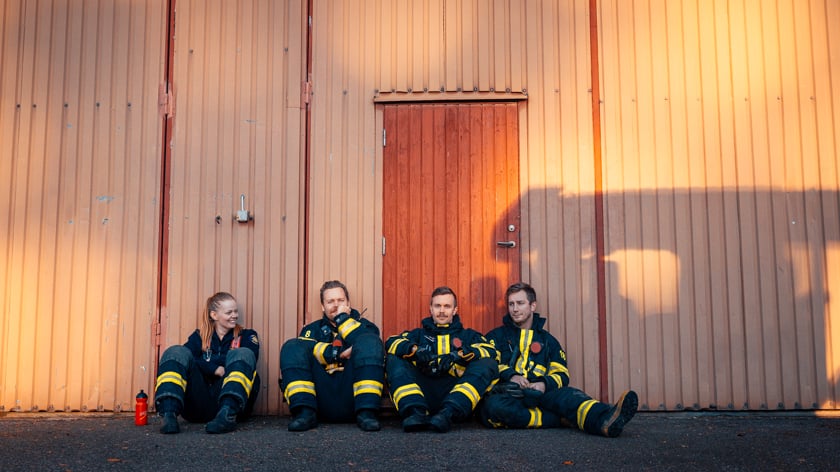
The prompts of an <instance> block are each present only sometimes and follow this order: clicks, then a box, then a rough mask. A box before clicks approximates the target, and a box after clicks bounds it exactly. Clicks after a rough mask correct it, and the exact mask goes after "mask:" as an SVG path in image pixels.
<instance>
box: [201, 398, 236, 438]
mask: <svg viewBox="0 0 840 472" xmlns="http://www.w3.org/2000/svg"><path fill="white" fill-rule="evenodd" d="M234 429H236V410H234V409H233V408H231V407H230V406H228V405H224V406H222V408H221V409H219V412H218V413H217V414H216V417H215V418H213V421H211V422H209V423H207V426H205V427H204V430H205V431H207V432H208V433H210V434H222V433H229V432H231V431H233V430H234Z"/></svg>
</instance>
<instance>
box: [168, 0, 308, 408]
mask: <svg viewBox="0 0 840 472" xmlns="http://www.w3.org/2000/svg"><path fill="white" fill-rule="evenodd" d="M304 7H305V2H301V1H289V2H277V1H273V0H254V1H237V2H230V1H221V0H218V1H205V0H193V1H188V0H183V1H181V0H179V1H178V3H177V4H176V8H177V11H176V16H175V21H176V24H175V41H174V48H175V49H174V60H173V72H174V77H173V84H172V85H173V89H174V100H175V118H174V123H175V126H174V133H173V135H174V139H173V141H172V156H171V191H170V195H171V206H170V218H169V224H170V234H169V242H168V248H167V249H168V254H169V260H168V268H169V271H168V274H167V284H166V288H167V289H166V293H167V296H166V301H167V305H166V306H165V307H164V316H163V320H162V323H163V327H164V329H163V334H164V335H163V336H162V347H164V348H165V347H167V346H169V345H172V344H179V343H183V342H184V340H186V338H187V336H189V334H190V333H192V332H193V331H194V330H195V329H196V328H197V327H198V316H199V313H200V311H201V310H202V309H203V307H204V301H205V299H206V298H207V297H208V296H209V295H211V294H213V293H214V292H215V291H218V290H222V291H228V292H231V293H232V294H233V295H234V296H235V297H237V299H238V301H239V303H240V309H241V310H242V312H241V313H242V314H243V315H244V316H242V315H241V316H242V321H241V322H240V323H241V324H243V325H245V326H248V327H253V328H254V329H256V330H257V332H258V333H259V334H260V337H261V339H262V342H261V347H260V359H259V362H258V365H257V371H258V372H259V374H260V376H261V377H262V391H261V393H260V397H259V399H258V404H257V410H258V411H260V412H263V413H265V412H269V413H277V412H278V411H280V408H281V406H280V399H281V396H280V393H279V390H278V386H277V378H279V377H280V365H279V354H280V345H281V343H282V341H283V340H285V339H287V338H290V337H294V336H296V335H297V332H298V329H299V326H298V324H297V321H298V310H299V307H300V306H301V304H302V280H303V279H302V274H303V265H302V264H303V258H302V254H303V213H302V210H303V191H304V187H303V181H304V178H303V175H304V174H303V172H304V166H303V145H302V138H303V133H304V116H305V114H304V105H303V103H302V102H301V82H302V81H303V78H304V77H305V74H304V72H305V71H304V70H303V65H304V64H305V53H306V49H305V47H304V39H305V27H304V25H305V19H304V12H305V8H304ZM242 195H244V196H245V207H246V209H247V211H249V212H250V213H251V214H252V215H253V220H252V221H249V222H237V221H234V218H233V217H234V215H235V214H236V213H237V211H238V210H239V209H240V207H241V201H240V200H241V196H242Z"/></svg>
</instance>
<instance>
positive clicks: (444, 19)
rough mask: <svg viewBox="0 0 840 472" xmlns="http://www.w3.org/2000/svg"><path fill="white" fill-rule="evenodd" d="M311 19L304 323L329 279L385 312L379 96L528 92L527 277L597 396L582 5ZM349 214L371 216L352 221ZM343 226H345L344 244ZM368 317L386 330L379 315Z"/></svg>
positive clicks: (443, 5) (323, 14)
mask: <svg viewBox="0 0 840 472" xmlns="http://www.w3.org/2000/svg"><path fill="white" fill-rule="evenodd" d="M312 17H313V67H314V71H313V87H314V96H313V104H312V128H313V133H312V136H311V146H312V151H311V164H310V165H311V175H312V180H311V181H310V183H311V185H312V188H311V196H310V198H311V206H310V212H309V218H310V225H311V226H310V240H309V242H308V244H309V245H310V260H309V262H308V268H309V273H308V277H309V286H310V293H308V294H306V296H307V297H308V300H309V307H310V313H307V317H308V318H307V319H311V318H313V317H317V316H320V312H319V310H320V306H319V303H318V297H317V292H316V288H317V287H318V286H319V285H320V284H321V283H322V282H323V281H324V280H325V279H330V278H340V279H342V280H344V281H345V282H348V285H349V287H350V289H351V291H353V290H355V292H354V293H353V299H354V302H356V303H357V304H358V305H359V306H368V307H381V303H382V301H381V295H380V294H379V291H380V290H381V288H380V286H381V255H380V254H381V240H380V238H381V209H382V201H381V198H382V197H381V195H382V192H381V185H382V183H381V182H382V175H381V162H382V161H381V158H382V156H381V142H380V141H381V139H382V136H381V129H382V126H381V119H382V118H381V112H379V113H378V114H376V115H374V114H373V113H372V110H373V107H372V106H371V100H372V98H373V97H374V94H375V93H376V92H377V91H379V92H391V91H395V92H397V95H400V92H404V93H405V94H406V95H410V98H411V99H414V100H424V99H425V100H439V99H451V98H452V97H449V96H448V95H455V96H456V98H461V99H469V98H470V94H471V93H473V90H477V91H478V92H479V93H485V94H486V93H488V92H496V93H500V92H501V93H504V92H522V91H527V95H528V101H527V105H526V106H524V107H521V109H522V110H523V111H521V112H520V116H519V122H520V123H521V128H520V139H519V142H520V156H521V162H522V167H521V169H522V174H521V178H520V184H521V185H520V188H521V189H522V204H523V211H524V212H529V214H530V217H527V218H526V217H525V216H524V215H523V222H525V221H526V220H527V223H523V233H522V243H523V254H524V260H523V261H522V262H523V269H522V271H523V275H522V277H523V279H524V280H526V281H529V282H531V283H532V284H534V286H535V287H536V288H537V290H538V292H539V297H540V301H539V303H540V305H539V307H540V311H541V312H542V313H543V314H545V315H547V316H548V317H549V323H550V325H551V328H552V329H553V330H554V332H555V333H557V335H558V337H559V338H560V339H561V342H563V344H564V346H566V348H567V350H569V351H570V367H571V369H572V375H573V379H574V380H573V381H574V382H575V385H576V386H580V387H582V388H585V389H586V390H587V391H597V389H598V386H599V383H598V380H599V379H598V342H597V339H598V332H597V317H596V313H597V298H596V295H597V294H596V285H595V284H596V279H595V268H596V265H595V262H596V261H595V257H594V254H595V244H594V230H595V228H594V216H593V215H594V207H593V203H592V189H593V185H594V175H593V172H592V165H591V157H590V156H591V155H592V148H593V145H592V138H591V134H592V131H591V129H592V127H591V108H590V105H589V102H590V94H589V91H588V88H589V82H590V79H589V74H590V72H589V70H590V69H589V57H588V55H587V54H585V51H586V50H587V47H588V46H587V45H588V35H589V24H588V5H587V2H584V1H565V2H556V1H532V0H527V1H525V0H508V1H503V0H495V1H475V0H473V1H469V2H456V1H450V0H438V1H428V0H416V1H409V0H403V1H396V2H394V1H386V0H367V1H362V0H347V1H340V2H334V1H318V0H316V1H315V2H314V10H313V15H312ZM418 71H421V72H418ZM418 81H420V82H418ZM526 81H527V82H528V83H526ZM441 92H443V93H441ZM459 92H460V93H459ZM489 98H492V96H490V97H489ZM353 127H355V128H353ZM354 130H358V131H354ZM354 133H358V135H355V134H354ZM356 209H359V210H356ZM357 211H360V213H359V214H360V215H363V216H364V217H365V220H363V221H358V222H357V221H354V219H353V216H352V215H356V212H357ZM347 215H351V216H347ZM339 221H347V222H348V224H347V226H346V227H345V228H343V229H342V232H341V233H340V236H339V235H337V234H336V231H335V229H334V228H335V226H336V222H339ZM350 256H352V257H350ZM500 315H501V314H500ZM371 317H372V319H373V320H374V321H376V322H377V323H380V326H381V317H382V314H381V313H376V312H374V313H372V314H371Z"/></svg>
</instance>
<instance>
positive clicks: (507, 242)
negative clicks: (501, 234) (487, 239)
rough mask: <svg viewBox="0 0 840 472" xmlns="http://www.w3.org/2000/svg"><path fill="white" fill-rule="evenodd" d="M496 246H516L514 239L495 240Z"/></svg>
mask: <svg viewBox="0 0 840 472" xmlns="http://www.w3.org/2000/svg"><path fill="white" fill-rule="evenodd" d="M496 246H499V247H516V241H496Z"/></svg>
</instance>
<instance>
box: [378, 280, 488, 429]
mask: <svg viewBox="0 0 840 472" xmlns="http://www.w3.org/2000/svg"><path fill="white" fill-rule="evenodd" d="M429 305H430V306H429V313H430V315H431V316H429V317H427V318H424V319H423V321H422V327H421V328H416V329H413V330H411V331H405V332H403V333H402V334H400V335H397V336H391V337H390V338H388V340H387V341H386V343H385V345H386V350H387V353H388V354H387V359H386V361H385V369H386V372H387V378H388V387H389V389H390V392H391V397H392V399H393V401H394V405H395V406H396V407H397V411H398V412H399V414H400V416H401V417H402V418H403V423H402V426H403V430H404V431H406V432H413V431H421V430H424V429H429V428H431V429H433V430H434V431H437V432H440V433H445V432H447V431H449V430H450V429H451V427H452V421H462V420H465V419H467V418H468V417H469V416H470V415H471V414H472V412H473V410H474V409H475V407H476V406H477V405H478V402H479V400H481V396H482V395H483V394H484V393H485V392H486V391H487V389H488V388H489V386H490V385H491V383H492V382H493V381H494V380H495V379H496V378H497V376H498V364H497V361H496V355H497V354H496V350H495V349H494V348H493V346H492V345H491V344H490V343H488V342H487V340H486V339H484V336H482V335H481V333H479V332H477V331H474V330H472V329H468V328H464V327H463V325H461V321H460V318H459V317H458V315H457V311H458V300H457V298H456V297H455V292H453V291H452V289H450V288H449V287H438V288H436V289H435V290H434V292H433V293H432V297H431V302H430V304H429ZM430 413H434V415H433V416H430Z"/></svg>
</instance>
